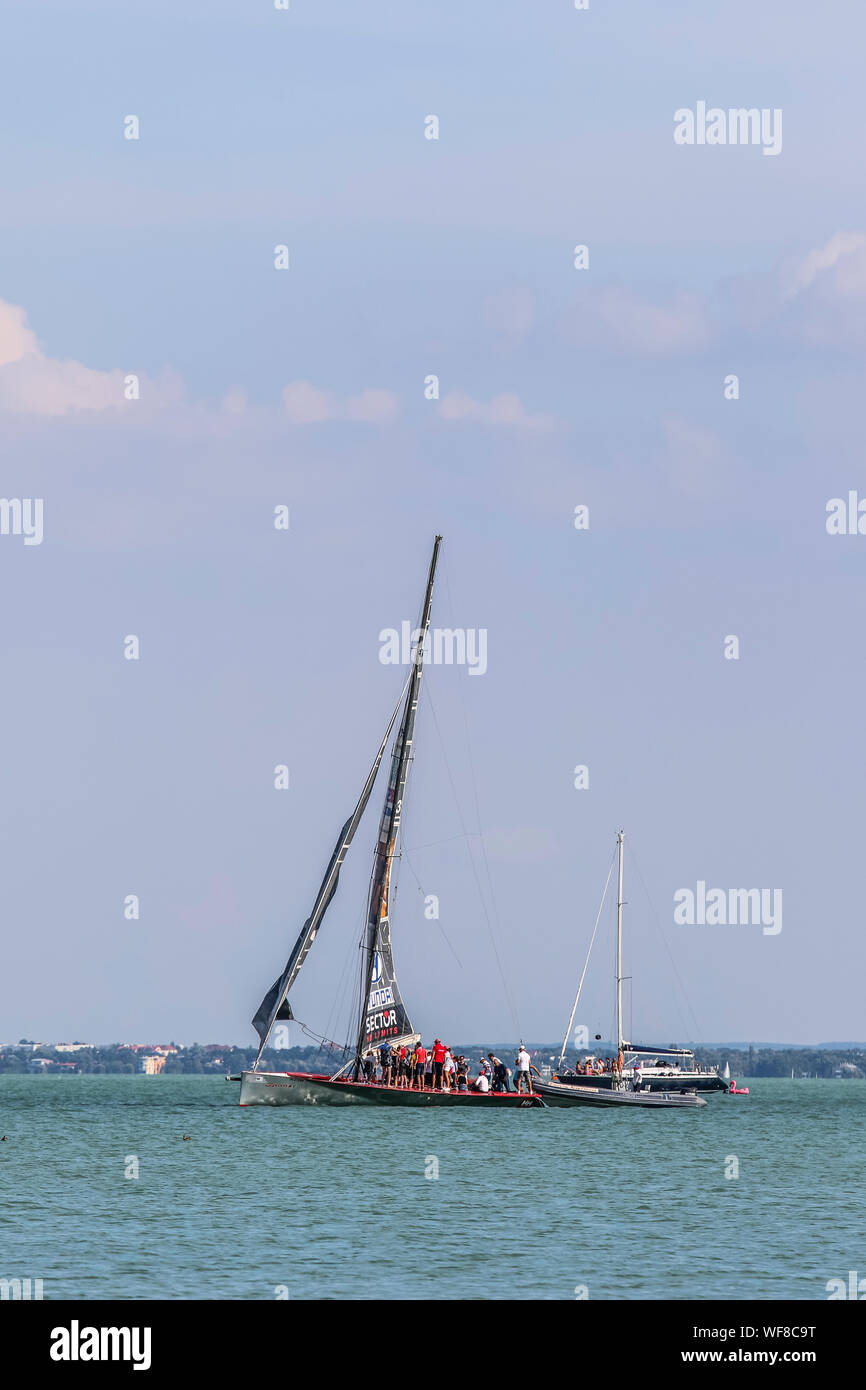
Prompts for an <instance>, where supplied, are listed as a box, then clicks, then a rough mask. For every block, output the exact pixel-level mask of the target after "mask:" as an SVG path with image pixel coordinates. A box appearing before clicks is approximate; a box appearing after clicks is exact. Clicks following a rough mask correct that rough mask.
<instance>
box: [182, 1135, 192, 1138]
mask: <svg viewBox="0 0 866 1390" xmlns="http://www.w3.org/2000/svg"><path fill="white" fill-rule="evenodd" d="M180 1137H181V1139H191V1138H192V1135H191V1134H182V1135H181V1136H180Z"/></svg>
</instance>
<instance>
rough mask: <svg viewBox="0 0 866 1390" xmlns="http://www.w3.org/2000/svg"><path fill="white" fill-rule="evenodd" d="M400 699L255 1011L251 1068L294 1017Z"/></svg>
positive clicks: (401, 697) (374, 779)
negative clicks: (276, 974) (308, 905)
mask: <svg viewBox="0 0 866 1390" xmlns="http://www.w3.org/2000/svg"><path fill="white" fill-rule="evenodd" d="M408 685H409V681H407V683H406V686H405V687H404V690H405V689H407V688H408ZM402 699H403V693H402V692H401V695H400V700H398V701H397V705H396V707H395V709H394V713H393V714H392V715H391V718H390V720H389V722H388V727H387V729H386V730H385V736H384V738H383V739H382V742H381V744H380V745H379V751H378V753H377V754H376V759H375V762H374V763H373V766H372V767H371V768H370V771H369V773H368V774H367V780H366V782H365V783H364V787H363V790H362V792H361V795H360V797H359V798H358V804H357V805H356V807H355V809H354V811H353V812H352V814H351V816H350V817H349V819H348V820H347V821H346V824H345V825H344V826H343V828H342V830H341V831H340V834H339V836H338V838H337V843H336V845H335V846H334V852H333V854H332V855H331V861H330V863H329V864H328V867H327V869H326V871H325V877H324V878H323V879H322V884H321V887H320V888H319V891H318V894H317V895H316V901H315V903H314V904H313V910H312V912H311V913H310V915H309V917H308V918H307V920H306V922H305V923H304V925H303V926H302V927H301V931H300V934H299V936H298V939H297V941H296V942H295V944H294V947H293V948H292V953H291V955H290V956H289V959H288V961H287V963H286V968H285V970H284V971H283V973H282V975H281V976H280V978H279V979H278V980H275V981H274V983H273V984H272V985H271V987H270V989H269V990H268V992H267V994H266V995H265V997H264V999H263V1000H262V1002H261V1004H260V1005H259V1007H258V1011H257V1013H256V1016H255V1018H254V1019H253V1027H254V1028H255V1030H256V1032H257V1033H258V1035H259V1039H260V1046H259V1051H258V1056H257V1057H256V1060H255V1063H254V1069H255V1067H256V1066H258V1064H259V1061H260V1059H261V1055H262V1052H263V1051H264V1049H265V1044H266V1043H267V1040H268V1038H269V1036H270V1033H271V1029H272V1028H273V1026H274V1024H275V1023H276V1022H277V1021H278V1020H281V1019H291V1018H293V1017H294V1015H293V1013H292V1009H291V1005H290V1004H289V1001H288V993H289V990H290V989H291V988H292V985H293V984H294V983H295V980H296V979H297V978H298V973H299V971H300V969H301V966H302V965H303V964H304V961H305V960H306V959H307V956H308V954H309V951H310V948H311V946H312V944H313V942H314V941H315V939H316V933H317V932H318V930H319V927H320V925H321V923H322V918H323V917H324V915H325V913H326V911H327V909H328V905H329V904H330V902H331V899H332V898H333V896H334V894H335V892H336V891H337V883H338V882H339V878H340V869H341V868H342V865H343V860H344V859H345V857H346V853H347V851H348V849H349V846H350V844H351V843H352V839H353V836H354V834H355V831H356V830H357V828H358V825H359V823H360V820H361V817H362V816H363V814H364V811H365V809H366V806H367V802H368V801H369V799H370V793H371V791H372V790H373V784H374V782H375V781H376V774H377V773H378V771H379V767H380V765H381V762H382V757H383V755H384V752H385V747H386V745H387V743H388V739H389V737H390V734H391V730H392V729H393V727H394V724H395V721H396V719H397V715H398V713H399V711H400V702H401V701H402Z"/></svg>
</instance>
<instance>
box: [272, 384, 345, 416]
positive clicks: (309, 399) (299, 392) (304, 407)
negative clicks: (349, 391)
mask: <svg viewBox="0 0 866 1390" xmlns="http://www.w3.org/2000/svg"><path fill="white" fill-rule="evenodd" d="M283 405H284V406H285V410H286V414H287V415H288V417H289V419H290V420H291V421H292V423H293V424H295V425H317V424H320V423H321V422H322V421H323V420H333V419H334V417H335V400H334V396H333V395H332V394H331V393H330V392H329V391H318V390H317V389H316V387H315V386H311V385H310V383H309V382H308V381H290V382H289V384H288V386H284V387H283Z"/></svg>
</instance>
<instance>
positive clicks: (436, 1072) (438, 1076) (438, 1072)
mask: <svg viewBox="0 0 866 1390" xmlns="http://www.w3.org/2000/svg"><path fill="white" fill-rule="evenodd" d="M445 1050H446V1049H445V1044H444V1042H441V1041H440V1040H439V1038H435V1039H434V1042H433V1090H434V1091H441V1090H442V1071H443V1068H444V1066H445Z"/></svg>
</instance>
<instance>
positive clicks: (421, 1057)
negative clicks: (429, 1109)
mask: <svg viewBox="0 0 866 1390" xmlns="http://www.w3.org/2000/svg"><path fill="white" fill-rule="evenodd" d="M426 1061H427V1049H426V1047H425V1046H424V1044H423V1043H419V1044H418V1046H417V1047H416V1048H415V1075H416V1076H417V1078H418V1090H419V1091H423V1090H424V1064H425V1062H426Z"/></svg>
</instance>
